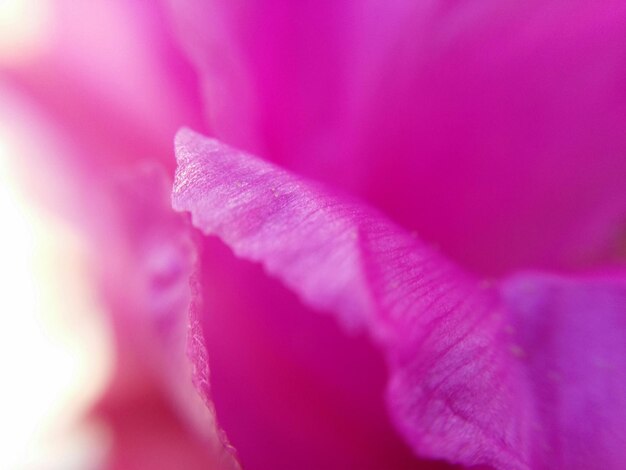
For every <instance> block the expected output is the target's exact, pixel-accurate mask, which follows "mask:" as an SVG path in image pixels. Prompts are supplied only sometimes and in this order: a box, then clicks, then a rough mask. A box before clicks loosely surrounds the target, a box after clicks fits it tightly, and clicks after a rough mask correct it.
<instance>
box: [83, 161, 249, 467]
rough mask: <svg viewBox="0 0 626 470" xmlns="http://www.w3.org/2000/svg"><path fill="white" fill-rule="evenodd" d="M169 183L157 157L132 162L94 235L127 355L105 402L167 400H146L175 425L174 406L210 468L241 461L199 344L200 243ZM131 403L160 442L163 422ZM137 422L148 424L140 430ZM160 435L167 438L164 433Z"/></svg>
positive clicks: (107, 294) (188, 442)
mask: <svg viewBox="0 0 626 470" xmlns="http://www.w3.org/2000/svg"><path fill="white" fill-rule="evenodd" d="M169 188H170V184H169V182H168V178H167V177H166V176H165V175H164V173H163V171H162V170H160V169H159V168H156V167H154V166H152V165H151V164H147V165H144V166H140V167H138V168H136V169H135V170H134V171H132V170H130V169H129V170H127V172H126V173H125V174H123V175H121V177H120V178H119V179H118V181H117V182H116V183H115V184H113V186H112V187H110V188H108V189H109V191H110V192H109V196H110V198H111V201H112V202H113V208H114V211H113V213H112V214H111V218H112V219H111V220H109V222H110V226H112V227H114V228H113V229H110V230H108V231H105V232H103V233H95V234H94V238H95V239H97V240H98V245H99V247H100V250H101V251H100V254H99V255H98V258H97V260H96V263H95V265H96V266H97V267H98V269H99V270H100V273H99V274H100V279H101V286H102V289H103V295H104V301H105V302H106V304H107V305H108V306H109V309H110V312H111V316H112V321H113V324H114V327H115V329H116V333H117V335H116V336H117V349H118V354H119V359H120V360H119V361H118V367H117V371H116V377H115V378H116V380H115V381H114V382H113V383H112V385H111V389H110V391H109V398H108V400H109V401H113V402H116V401H121V402H122V403H127V402H128V401H129V400H130V401H131V403H132V399H133V397H137V398H136V399H138V400H139V401H143V400H144V398H145V399H146V400H149V399H151V398H152V397H158V399H157V400H156V403H162V404H161V405H160V406H158V407H157V406H154V407H147V408H146V412H150V413H155V416H154V418H153V419H155V420H157V422H160V420H161V419H162V418H161V417H160V416H158V412H159V411H162V412H163V414H164V415H165V417H164V418H163V420H164V421H165V422H166V423H167V422H171V423H172V424H173V425H174V424H175V423H176V421H174V420H172V419H168V418H167V416H168V406H169V413H170V414H171V415H172V416H174V417H176V416H178V420H179V422H180V423H181V424H180V426H179V427H180V428H181V429H183V430H186V437H185V434H183V435H181V436H179V437H178V438H177V439H178V440H179V441H180V447H181V448H184V447H185V446H189V447H190V448H197V449H202V452H203V455H204V461H201V463H202V462H204V463H203V465H205V466H206V465H209V464H210V466H211V468H219V469H220V470H226V469H236V468H238V464H237V462H236V460H235V457H234V455H233V454H232V453H231V450H230V448H229V446H228V443H227V440H226V437H225V435H224V434H223V433H222V432H221V430H220V429H219V427H218V425H217V422H216V419H215V413H214V411H213V406H212V403H211V400H210V397H209V385H208V380H209V371H208V366H207V361H206V357H205V356H206V353H205V352H204V351H203V349H202V348H201V347H199V346H198V343H199V342H201V341H200V337H201V332H199V331H198V328H197V324H198V322H197V319H196V309H197V305H196V304H197V302H199V301H200V300H201V299H200V298H195V299H192V294H191V290H192V288H193V289H196V287H195V286H193V285H191V286H190V282H193V279H192V280H191V281H190V278H193V276H194V274H193V273H194V270H195V268H194V265H195V257H196V252H195V245H194V243H193V240H192V238H191V234H190V231H189V226H188V224H187V222H186V221H185V220H184V218H183V217H181V216H180V215H179V214H176V213H175V212H173V211H172V210H171V207H170V203H169ZM111 253H115V256H114V257H112V256H111ZM188 354H189V356H190V357H192V358H193V367H192V365H191V364H190V362H189V358H188ZM194 385H195V386H196V387H197V389H194ZM199 392H202V395H200V393H199ZM129 397H130V398H129ZM168 401H169V405H168ZM105 405H106V401H105ZM125 406H126V407H127V409H126V413H127V414H128V419H129V420H130V421H131V424H132V426H131V429H133V430H134V432H135V433H137V435H140V436H143V433H144V432H145V433H146V436H147V437H148V438H150V439H154V441H155V442H157V441H158V439H159V436H158V435H157V434H158V433H157V431H158V429H159V428H156V429H149V427H150V420H149V419H144V418H145V417H143V418H141V419H138V420H137V422H134V421H133V420H135V418H136V416H135V415H136V414H135V412H134V411H133V410H132V407H131V406H128V404H126V405H125ZM122 408H124V405H122ZM142 409H143V405H142ZM140 416H141V414H140ZM114 417H115V418H116V420H115V421H114V422H115V423H117V424H119V425H120V426H121V429H125V427H124V426H125V424H124V423H122V422H120V420H121V419H123V418H124V416H123V414H122V415H120V414H117V415H115V414H114ZM133 423H134V424H133ZM139 425H143V426H146V428H145V429H143V430H142V429H136V426H139ZM133 426H135V427H133ZM164 430H165V431H167V429H166V428H164ZM175 431H176V427H173V428H172V432H175ZM160 438H161V439H165V440H167V439H168V438H167V435H166V433H164V434H163V435H162V436H161V437H160ZM185 439H186V441H185ZM157 447H158V446H157ZM175 449H176V446H174V450H175ZM162 450H163V449H162ZM174 450H172V452H173V451H174ZM145 457H148V453H146V455H145ZM142 461H143V460H142V459H140V460H138V463H140V462H142ZM144 465H145V464H144ZM162 468H166V467H162Z"/></svg>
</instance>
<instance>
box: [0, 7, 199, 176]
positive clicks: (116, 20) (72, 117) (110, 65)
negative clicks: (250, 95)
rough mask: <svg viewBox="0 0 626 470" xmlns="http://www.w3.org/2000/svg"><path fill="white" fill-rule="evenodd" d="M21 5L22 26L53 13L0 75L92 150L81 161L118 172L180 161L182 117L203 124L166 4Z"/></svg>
mask: <svg viewBox="0 0 626 470" xmlns="http://www.w3.org/2000/svg"><path fill="white" fill-rule="evenodd" d="M22 1H23V0H9V1H8V3H9V4H11V3H19V2H22ZM38 3H39V4H40V5H38ZM31 10H32V11H31ZM15 11H16V13H15V14H16V17H15V18H13V22H14V23H17V24H18V25H19V24H30V23H32V22H33V21H32V20H30V18H39V17H41V16H44V15H45V18H43V19H40V20H39V21H38V22H36V23H35V24H34V25H33V26H32V27H33V28H34V27H35V26H37V25H40V26H41V29H42V31H41V32H40V36H41V37H40V38H39V42H40V43H41V44H40V47H39V49H38V50H36V51H31V52H30V54H29V57H28V58H27V59H24V60H22V61H20V62H18V63H15V62H7V61H3V60H2V57H1V56H0V77H5V78H6V79H7V80H11V81H12V82H13V84H14V85H15V86H16V87H19V88H20V89H21V90H22V91H23V92H24V93H27V94H28V95H29V96H30V97H31V98H32V99H34V100H36V101H37V102H38V104H39V105H40V106H42V107H43V108H44V110H45V112H46V113H47V114H48V115H49V116H50V119H51V120H53V121H54V122H55V124H56V125H58V126H60V127H62V128H63V130H64V131H65V132H67V133H69V134H70V135H71V137H72V139H73V140H74V141H75V142H77V143H79V144H80V145H83V146H85V147H86V148H87V149H89V150H88V151H85V153H84V155H83V154H81V158H80V160H79V162H73V163H74V164H77V163H78V164H81V165H83V166H85V167H94V166H97V165H101V166H105V167H106V168H107V169H110V168H111V167H112V166H120V165H123V164H126V163H128V162H133V161H138V160H142V159H146V158H153V159H160V160H161V161H162V162H163V164H164V165H166V166H167V165H171V156H170V152H169V149H170V146H171V138H172V136H173V135H174V133H175V131H176V129H177V128H178V127H180V125H181V123H197V122H199V121H200V117H199V116H200V112H199V106H197V104H196V103H197V101H198V100H197V99H196V88H197V84H196V79H195V74H194V72H193V71H192V70H191V68H190V67H189V66H188V64H187V63H186V61H185V60H184V58H183V57H182V55H181V53H180V52H179V51H178V50H177V48H175V47H174V43H173V40H172V35H171V34H170V31H169V28H168V25H167V22H166V21H165V19H164V18H163V14H162V12H161V9H160V8H159V6H158V2H151V1H146V0H139V1H130V2H129V1H125V0H112V1H108V0H95V1H90V2H81V3H77V2H74V1H71V0H69V1H68V0H39V1H38V2H37V1H32V0H29V1H27V2H25V3H24V6H23V7H21V9H19V8H16V9H15ZM9 32H10V31H7V33H9ZM3 33H4V32H3ZM62 157H65V158H67V156H62V155H58V156H57V158H58V159H60V158H62Z"/></svg>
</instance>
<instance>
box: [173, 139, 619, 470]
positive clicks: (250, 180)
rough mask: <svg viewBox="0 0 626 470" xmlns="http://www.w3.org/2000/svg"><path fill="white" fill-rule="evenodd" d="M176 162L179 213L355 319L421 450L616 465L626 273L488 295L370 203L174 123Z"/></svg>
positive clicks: (514, 284) (540, 463)
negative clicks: (380, 360) (371, 342)
mask: <svg viewBox="0 0 626 470" xmlns="http://www.w3.org/2000/svg"><path fill="white" fill-rule="evenodd" d="M177 158H178V163H179V168H178V171H177V178H176V183H175V186H174V194H173V204H174V207H175V208H176V209H177V210H187V211H190V212H191V214H192V220H193V223H194V225H196V226H197V227H199V228H200V229H202V231H203V232H204V233H206V234H216V235H218V236H219V237H220V238H221V239H222V240H224V241H225V242H226V243H227V244H228V245H229V246H231V247H232V248H233V250H234V251H235V253H236V254H237V255H238V256H240V257H243V258H246V259H250V260H255V261H260V262H261V263H262V264H263V265H264V267H265V268H266V269H267V271H268V272H269V273H270V274H272V275H275V276H277V277H278V278H280V279H281V280H282V281H283V282H284V283H285V284H287V285H288V286H290V287H291V288H292V289H293V290H294V291H295V292H296V293H298V295H299V296H300V297H301V298H302V299H303V300H305V301H306V303H308V304H310V305H312V306H314V307H315V308H317V309H322V310H327V311H333V312H336V313H337V314H339V315H340V318H341V319H342V320H343V322H344V323H345V324H347V325H348V327H359V326H365V327H366V328H367V329H368V331H369V332H370V334H371V335H372V337H373V338H374V339H375V340H376V341H377V342H378V343H379V344H380V346H381V347H382V349H383V350H384V351H385V353H386V357H387V360H388V364H389V368H390V381H389V388H388V400H389V407H390V412H391V414H392V417H393V419H394V422H395V424H396V425H397V427H398V429H399V430H400V431H401V432H402V434H403V435H404V436H405V438H406V440H407V441H408V442H409V443H410V444H411V446H412V448H413V449H414V450H415V451H416V452H417V453H418V454H419V455H422V456H425V457H431V458H445V459H448V460H449V461H451V462H455V463H461V464H463V465H468V466H469V465H490V466H493V467H495V468H501V469H511V468H520V469H521V468H541V469H543V468H546V469H547V468H555V467H559V468H560V467H565V468H577V469H583V468H589V467H590V466H594V465H596V463H597V462H602V464H603V466H604V467H606V468H616V469H617V468H620V465H621V463H622V462H623V459H624V458H625V457H626V456H624V451H623V449H624V446H623V443H624V442H625V441H624V440H625V439H626V434H625V431H624V429H623V426H621V423H622V422H623V418H624V415H625V414H626V402H625V401H624V398H623V396H624V394H623V390H624V389H625V388H626V374H625V372H624V371H626V363H625V362H624V357H626V355H625V354H624V353H626V323H625V319H626V315H625V311H626V278H625V277H624V276H622V275H616V274H614V275H607V276H604V277H598V278H597V279H580V280H567V279H562V278H549V277H541V276H522V277H520V278H514V279H512V280H509V281H506V282H505V283H504V284H503V285H502V296H500V295H499V293H498V291H497V290H496V289H493V288H491V287H489V286H481V285H480V283H478V282H476V281H474V280H472V279H471V278H470V277H468V276H467V275H465V274H464V273H463V272H462V271H460V270H458V269H457V268H455V267H454V266H453V265H451V264H449V263H448V262H447V261H446V260H445V259H444V258H442V257H440V256H438V255H437V254H436V253H435V252H433V250H432V249H429V248H428V247H426V246H424V245H423V244H422V243H421V242H419V241H418V240H417V239H415V237H412V236H410V235H409V234H406V233H404V232H403V231H402V230H401V229H399V228H397V227H396V226H394V225H393V224H391V223H389V222H387V221H386V220H384V219H383V218H382V217H381V216H379V215H377V214H376V213H375V212H373V211H371V210H369V209H367V208H366V207H363V206H360V205H359V204H356V203H352V202H349V201H346V200H343V199H342V198H341V197H337V196H333V195H332V194H330V193H329V192H327V191H325V190H323V189H320V188H317V187H316V186H314V185H312V184H311V183H308V182H307V181H305V180H303V179H300V178H298V177H296V176H294V175H292V174H290V173H288V172H286V171H284V170H281V169H279V168H278V167H275V166H273V165H271V164H268V163H264V162H262V161H260V160H258V159H255V158H254V157H251V156H249V155H247V154H244V153H242V152H239V151H236V150H233V149H231V148H229V147H226V146H224V145H221V144H219V143H218V142H217V141H214V140H211V139H206V138H203V137H201V136H199V135H197V134H194V133H193V132H191V131H186V130H183V131H181V132H180V133H179V134H178V137H177ZM588 423H592V426H591V427H589V426H587V424H588ZM598 429H602V430H603V431H602V432H600V433H599V434H596V435H593V433H594V432H596V431H597V430H598ZM594 430H595V431H594Z"/></svg>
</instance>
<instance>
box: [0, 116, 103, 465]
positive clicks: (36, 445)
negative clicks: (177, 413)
mask: <svg viewBox="0 0 626 470" xmlns="http://www.w3.org/2000/svg"><path fill="white" fill-rule="evenodd" d="M4 124H5V125H4V127H3V126H2V125H3V123H2V122H0V417H1V418H0V468H2V469H39V468H41V469H57V468H58V469H64V470H65V469H67V470H71V469H76V470H78V469H81V470H82V469H89V468H96V463H97V462H98V460H100V459H101V458H102V455H103V452H104V447H103V446H104V445H105V444H103V443H105V442H106V439H105V440H103V432H102V430H100V429H99V428H96V427H94V426H93V425H89V426H87V425H86V424H84V422H82V421H81V416H82V415H83V414H84V412H85V410H86V409H88V407H89V405H90V403H91V402H92V401H93V400H94V398H95V397H96V396H97V395H98V393H100V392H101V390H102V388H103V386H104V384H105V381H106V379H107V375H108V373H109V371H110V342H109V336H108V331H107V328H106V325H105V324H104V322H103V317H102V316H100V315H99V314H98V313H99V312H97V307H96V302H95V301H94V298H93V297H94V296H93V293H92V292H91V291H90V287H89V284H88V283H87V282H86V280H85V279H86V273H85V265H84V251H85V250H84V246H83V245H82V244H81V240H80V238H79V237H78V236H77V234H76V233H75V232H74V231H73V230H71V229H70V228H69V227H68V226H67V225H64V224H62V223H61V222H60V221H59V220H57V219H55V218H54V217H52V216H51V215H50V214H46V213H45V212H43V211H42V210H38V209H37V208H35V207H34V206H33V205H32V204H29V203H27V201H26V199H25V197H24V194H23V193H21V192H20V188H19V187H18V185H17V183H16V181H17V180H16V178H15V177H14V176H13V175H12V173H11V170H12V165H13V164H14V163H15V162H17V161H20V157H21V156H23V152H25V151H28V149H27V148H26V147H24V145H25V143H24V142H18V141H17V139H16V137H15V136H16V134H15V133H11V132H10V129H8V128H7V125H6V123H4Z"/></svg>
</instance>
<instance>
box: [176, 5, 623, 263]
mask: <svg viewBox="0 0 626 470" xmlns="http://www.w3.org/2000/svg"><path fill="white" fill-rule="evenodd" d="M171 3H174V4H175V6H174V7H173V10H174V12H175V15H174V17H175V18H176V20H177V24H178V29H179V33H180V36H181V38H182V43H183V44H184V45H185V46H186V50H187V52H188V55H189V57H190V59H191V60H192V62H193V63H194V64H195V65H196V67H197V69H198V71H199V72H200V75H201V78H202V80H203V90H204V92H205V98H206V108H207V115H208V117H209V125H210V128H211V135H214V136H215V137H217V138H219V139H221V140H223V141H224V142H226V143H228V144H230V145H234V146H236V147H238V148H242V149H244V150H247V151H251V152H254V153H255V154H257V155H260V156H262V157H264V158H266V159H268V160H271V161H274V162H276V163H279V164H281V165H283V166H285V167H286V168H288V169H290V170H293V171H297V172H298V173H299V174H303V175H305V176H307V177H311V178H314V179H316V180H319V181H323V182H325V183H327V184H330V185H332V186H333V187H340V188H343V189H345V190H348V191H349V192H351V193H353V194H358V195H359V196H360V197H363V198H364V199H365V200H366V201H368V202H370V203H371V204H372V205H374V206H375V207H378V208H380V209H383V210H384V211H385V213H386V214H388V215H389V216H390V217H391V218H393V219H394V220H396V221H398V222H400V223H402V224H403V226H405V227H407V228H410V229H415V230H418V231H419V232H420V234H421V235H422V236H423V237H424V238H425V239H428V240H434V241H436V242H437V243H438V244H439V245H440V246H441V248H442V250H443V251H444V252H446V253H448V254H450V255H451V256H452V257H454V259H457V260H460V261H462V262H463V263H464V265H466V266H470V267H471V268H472V269H473V270H475V271H477V272H482V273H488V274H490V275H493V274H500V273H502V272H509V271H510V270H511V269H517V268H520V267H523V268H527V267H534V268H537V267H550V268H555V267H558V268H562V267H568V268H571V267H572V266H581V265H583V266H584V265H588V264H592V265H593V264H594V263H595V264H597V263H599V262H600V261H601V260H604V259H605V258H608V259H612V260H614V259H615V258H616V257H618V256H620V254H619V248H620V246H621V245H620V241H621V240H623V236H624V233H623V232H624V228H623V227H624V220H626V193H625V192H624V191H623V181H624V180H625V179H626V158H624V156H625V155H626V135H625V134H624V132H623V129H624V128H625V127H626V118H625V116H626V113H624V109H625V106H626V94H624V92H623V85H622V84H623V83H624V80H625V77H626V68H625V62H624V60H623V50H624V39H623V38H624V37H626V21H624V18H625V16H626V8H625V7H626V5H625V4H624V2H623V1H622V0H610V1H605V2H594V1H589V0H573V1H569V2H545V1H528V2H520V3H518V2H506V3H503V2H501V1H498V0H478V1H466V2H445V1H430V2H418V3H417V4H416V2H411V1H393V2H376V1H369V2H363V1H341V2H337V1H318V2H314V3H311V4H309V3H308V2H304V3H302V2H296V3H293V2H281V1H275V2H266V1H258V0H249V1H246V2H232V1H222V0H210V1H198V0H181V1H176V2H171ZM622 256H623V255H622Z"/></svg>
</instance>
